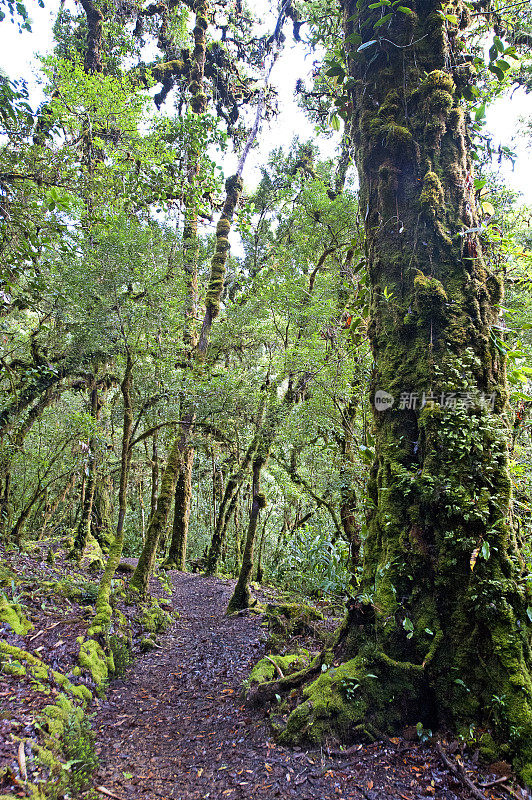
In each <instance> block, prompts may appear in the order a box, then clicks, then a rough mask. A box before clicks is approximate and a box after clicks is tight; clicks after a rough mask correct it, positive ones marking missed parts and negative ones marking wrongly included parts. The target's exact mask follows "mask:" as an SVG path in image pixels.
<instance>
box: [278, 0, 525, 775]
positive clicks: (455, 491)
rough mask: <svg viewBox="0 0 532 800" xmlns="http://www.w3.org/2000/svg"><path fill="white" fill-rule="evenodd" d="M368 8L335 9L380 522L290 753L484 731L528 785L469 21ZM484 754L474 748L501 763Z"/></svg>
mask: <svg viewBox="0 0 532 800" xmlns="http://www.w3.org/2000/svg"><path fill="white" fill-rule="evenodd" d="M372 5H373V4H372V3H371V0H359V2H358V4H356V3H355V2H354V1H353V0H344V2H343V12H344V17H345V20H346V22H345V30H346V36H347V42H348V44H347V45H346V50H347V63H348V74H349V76H350V78H351V79H352V80H351V88H350V92H351V102H352V110H351V111H350V115H351V121H352V124H353V132H354V137H355V145H356V153H357V154H356V160H357V166H358V171H359V176H360V184H361V200H360V205H361V208H362V209H364V214H365V219H366V236H367V262H368V271H369V279H370V287H371V306H370V314H371V320H370V326H369V333H370V340H371V346H372V350H373V356H374V361H375V367H374V373H373V379H372V403H373V404H374V403H375V399H376V398H377V401H378V402H377V408H375V409H374V429H375V441H376V458H375V462H374V464H373V467H372V470H371V476H370V481H369V494H370V498H371V500H372V501H373V504H374V510H373V512H372V514H371V517H370V520H369V525H368V532H367V536H366V538H365V541H364V545H363V551H364V561H363V572H362V582H361V585H360V588H359V592H358V596H357V597H356V599H354V600H353V602H352V603H351V605H350V610H349V613H348V616H347V618H346V620H345V621H344V624H343V626H342V628H341V630H340V632H339V634H338V637H337V645H336V649H335V651H334V662H335V665H336V666H335V671H334V674H332V673H329V672H327V673H325V674H322V675H321V676H320V677H319V678H318V680H317V681H315V682H314V683H313V684H312V685H310V686H308V687H307V689H306V695H305V697H306V699H305V701H304V702H303V703H302V704H301V705H300V706H299V707H298V708H297V709H296V710H295V711H294V712H292V714H291V716H290V718H289V720H288V724H287V727H286V730H285V733H284V735H283V738H284V740H285V741H295V740H297V739H298V738H301V737H307V738H313V737H314V738H316V737H320V736H321V737H323V736H326V735H327V732H331V731H333V732H335V733H336V734H337V735H340V736H342V737H349V736H351V737H352V736H353V735H354V733H355V729H356V727H357V725H358V724H362V725H363V726H365V727H366V729H368V726H369V725H371V724H372V725H374V727H375V728H376V729H379V730H382V731H390V730H393V729H396V730H397V729H398V728H400V727H401V726H403V725H405V724H410V723H414V724H415V723H417V722H419V721H420V722H422V723H423V724H424V725H427V726H428V727H431V728H434V727H435V726H438V725H445V724H451V725H453V726H454V727H455V728H458V729H460V728H462V729H463V730H468V729H469V725H470V724H473V725H476V726H479V729H480V730H482V728H484V729H486V728H490V729H491V730H492V733H494V734H495V738H496V740H497V741H498V742H500V744H501V750H502V752H503V753H504V754H505V755H506V756H507V757H512V758H513V759H514V765H515V766H516V768H517V769H518V770H519V771H520V773H521V775H522V777H523V778H524V779H525V780H526V782H527V783H530V782H532V682H531V677H530V671H529V667H530V660H531V651H530V644H529V643H530V633H531V629H530V620H529V616H528V615H529V614H530V613H531V607H532V604H531V598H530V590H529V589H528V588H527V582H526V580H525V579H524V575H523V569H522V565H523V561H522V558H521V555H520V553H519V551H518V547H517V543H516V537H515V535H514V533H513V531H512V528H511V525H510V519H509V506H510V502H511V482H510V477H509V472H508V453H507V442H508V438H509V427H510V426H509V420H508V395H507V389H506V379H505V366H504V362H503V357H502V355H501V351H500V349H499V348H497V346H496V340H495V332H494V331H493V330H492V328H493V326H494V325H495V324H496V323H497V320H498V305H499V303H500V302H501V297H502V289H501V283H500V280H499V279H498V278H497V277H496V276H495V275H494V274H493V273H492V272H491V271H490V270H489V268H488V267H487V265H486V263H485V262H484V260H483V257H482V245H481V242H480V241H479V238H478V234H477V232H476V231H475V229H476V228H477V226H478V210H477V202H476V199H475V194H474V190H473V176H472V162H471V158H470V153H469V135H468V131H467V125H466V120H465V117H464V112H463V110H462V108H461V101H460V97H461V94H462V92H463V91H464V89H466V87H467V85H468V84H469V83H470V82H471V81H472V80H473V76H474V70H473V68H472V67H471V65H470V63H469V62H468V61H467V60H466V59H465V58H464V50H463V49H462V48H463V43H462V40H461V38H460V37H459V29H460V28H466V27H467V25H468V10H467V8H466V7H465V5H464V4H462V3H461V2H460V0H458V2H455V3H454V4H453V7H452V11H453V14H454V15H456V20H457V24H454V21H453V20H454V17H451V18H449V17H447V18H446V17H445V16H444V14H443V12H446V10H448V9H447V6H446V5H442V4H441V3H439V2H435V1H434V0H408V2H407V3H405V4H404V5H403V6H401V7H400V8H398V9H396V10H395V11H390V15H391V16H388V17H387V20H386V21H385V24H384V25H383V24H381V23H380V20H381V19H382V18H383V16H382V15H381V10H380V8H371V6H372ZM357 6H358V9H357ZM406 9H408V10H406ZM388 10H389V9H388V8H386V9H385V11H384V12H382V14H384V13H385V12H386V11H388ZM377 23H379V25H378V26H377ZM376 26H377V27H376ZM362 43H368V44H367V46H366V47H365V48H363V49H362V50H360V49H359V48H360V46H361V44H362ZM466 91H467V89H466ZM377 392H386V393H387V394H386V395H382V394H380V395H376V393H377ZM388 396H391V397H393V398H394V403H393V405H391V406H390V402H391V400H390V398H389V397H388ZM482 396H484V402H482ZM379 398H380V402H379ZM486 398H489V400H488V401H487V402H486ZM491 398H493V403H494V406H493V409H491V408H490V403H491ZM338 662H342V663H341V665H340V666H338ZM368 673H371V674H373V675H376V676H377V679H375V678H373V679H371V680H368V679H367V674H368ZM346 678H349V679H352V680H353V683H354V682H355V681H356V683H357V684H358V685H359V689H358V690H357V691H358V695H357V698H358V699H357V700H356V701H351V702H349V701H347V699H346V697H345V692H344V691H343V689H342V681H344V680H345V679H346ZM343 685H345V683H344V684H343ZM492 742H493V740H492V739H490V737H489V736H488V735H487V734H484V736H482V737H481V738H480V745H481V750H484V752H486V754H487V755H491V756H493V755H494V752H493V750H492V751H491V752H490V745H491V744H492Z"/></svg>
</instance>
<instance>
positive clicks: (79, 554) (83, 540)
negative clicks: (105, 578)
mask: <svg viewBox="0 0 532 800" xmlns="http://www.w3.org/2000/svg"><path fill="white" fill-rule="evenodd" d="M100 408H101V403H100V400H99V398H98V388H97V386H96V375H95V376H94V377H93V380H92V386H91V393H90V415H91V417H92V419H93V420H95V421H96V420H97V419H98V416H99V413H100ZM97 447H98V438H97V437H96V436H91V437H90V439H89V450H88V453H87V470H86V473H85V474H86V482H85V492H84V494H83V506H82V509H81V519H80V521H79V525H78V529H77V532H76V537H75V539H74V547H73V550H72V554H71V555H72V557H73V558H76V559H81V558H83V553H84V552H85V547H86V544H87V540H88V539H89V536H90V535H91V525H92V508H93V504H94V492H95V489H96V470H97V465H96V450H97Z"/></svg>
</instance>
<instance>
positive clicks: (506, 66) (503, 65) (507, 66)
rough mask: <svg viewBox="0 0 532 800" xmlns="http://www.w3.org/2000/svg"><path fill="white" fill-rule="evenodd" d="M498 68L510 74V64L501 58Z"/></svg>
mask: <svg viewBox="0 0 532 800" xmlns="http://www.w3.org/2000/svg"><path fill="white" fill-rule="evenodd" d="M497 66H498V67H500V68H501V69H502V70H503V71H504V72H508V70H509V69H510V64H509V63H508V62H507V61H505V60H504V58H499V59H498V61H497Z"/></svg>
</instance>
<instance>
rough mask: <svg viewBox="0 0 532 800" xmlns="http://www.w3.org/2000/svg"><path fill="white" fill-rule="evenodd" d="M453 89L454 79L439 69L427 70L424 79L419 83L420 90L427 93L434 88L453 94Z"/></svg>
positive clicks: (434, 89)
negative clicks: (427, 72)
mask: <svg viewBox="0 0 532 800" xmlns="http://www.w3.org/2000/svg"><path fill="white" fill-rule="evenodd" d="M454 89H455V84H454V80H453V79H452V77H451V75H449V73H448V72H443V71H442V70H440V69H435V70H433V71H432V72H429V74H428V75H427V77H426V78H425V80H424V81H423V82H422V83H421V86H420V90H421V92H422V93H423V94H425V95H428V94H430V93H431V92H434V91H436V90H443V91H444V92H448V93H449V94H453V93H454Z"/></svg>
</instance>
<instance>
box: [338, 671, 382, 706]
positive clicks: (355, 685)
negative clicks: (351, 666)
mask: <svg viewBox="0 0 532 800" xmlns="http://www.w3.org/2000/svg"><path fill="white" fill-rule="evenodd" d="M368 679H369V680H378V679H379V678H378V676H377V675H373V674H372V673H371V672H368V673H367V674H366V675H364V676H363V677H361V678H344V679H343V680H342V681H340V687H341V688H342V691H343V693H344V696H345V699H346V700H347V701H348V702H349V703H353V702H354V701H355V700H358V699H359V696H358V690H359V689H360V688H361V686H362V684H363V683H364V681H366V680H368Z"/></svg>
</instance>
